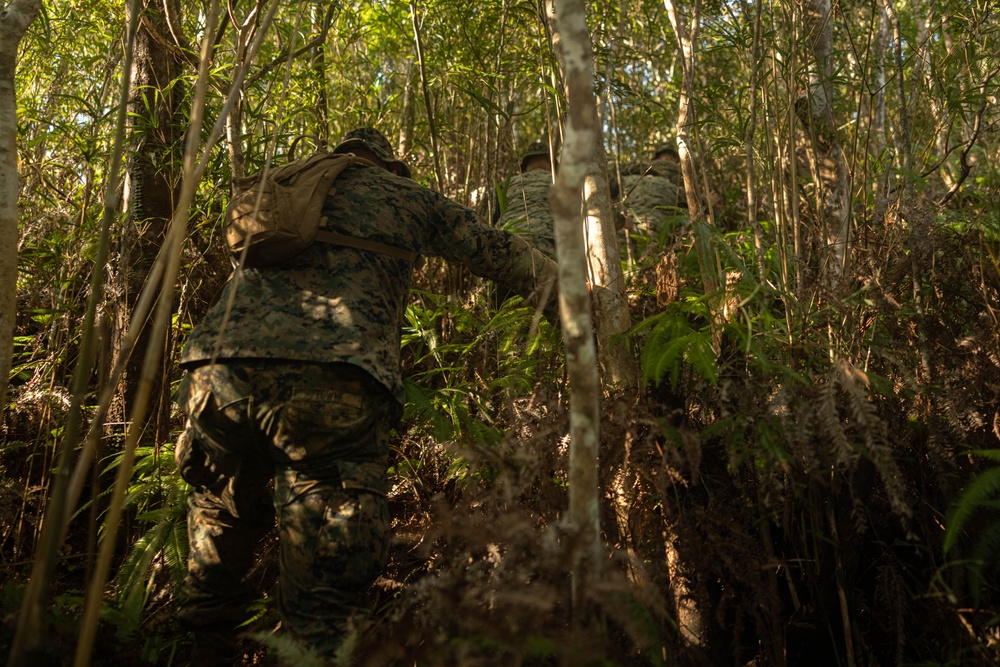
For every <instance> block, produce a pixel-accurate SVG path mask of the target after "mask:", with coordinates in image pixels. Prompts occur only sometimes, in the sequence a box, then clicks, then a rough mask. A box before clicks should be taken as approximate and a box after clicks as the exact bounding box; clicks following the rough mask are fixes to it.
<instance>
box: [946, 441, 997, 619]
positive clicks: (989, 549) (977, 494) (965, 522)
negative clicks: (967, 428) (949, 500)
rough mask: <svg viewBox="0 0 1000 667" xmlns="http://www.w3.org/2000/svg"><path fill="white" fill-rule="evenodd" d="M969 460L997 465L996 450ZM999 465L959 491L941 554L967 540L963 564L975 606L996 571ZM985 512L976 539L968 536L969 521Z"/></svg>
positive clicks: (987, 450)
mask: <svg viewBox="0 0 1000 667" xmlns="http://www.w3.org/2000/svg"><path fill="white" fill-rule="evenodd" d="M970 454H972V455H973V456H976V457H979V458H983V459H987V460H989V461H994V462H996V463H998V464H1000V449H979V450H974V451H972V452H970ZM998 510H1000V465H995V466H992V467H990V468H987V469H986V470H984V471H982V472H981V473H979V474H978V475H976V477H975V478H974V479H973V480H972V481H971V482H970V483H969V484H968V485H967V486H966V487H965V489H963V491H962V493H961V494H960V495H959V497H958V500H956V501H955V504H954V505H953V506H952V509H951V512H950V515H949V517H948V527H947V529H946V530H945V534H944V543H943V544H942V551H943V552H944V553H945V554H948V553H949V552H951V551H952V549H954V548H955V546H956V545H957V544H958V542H959V540H960V539H961V538H962V536H963V535H968V537H970V538H971V542H972V544H971V552H970V553H969V557H968V559H967V560H965V561H963V562H964V563H965V565H966V567H967V569H968V573H969V592H970V593H971V595H972V598H973V600H974V601H975V602H976V604H977V605H978V604H979V603H980V602H981V598H982V592H983V587H984V586H985V584H986V580H987V579H988V578H989V577H990V576H992V575H993V574H995V573H996V572H997V568H998V567H1000V513H998V512H997V511H998ZM982 512H986V513H987V514H988V515H989V519H988V522H987V523H985V524H984V525H983V528H982V530H979V531H976V532H977V534H976V535H969V534H968V528H969V526H970V522H971V521H972V519H973V517H974V516H976V515H978V514H981V513H982Z"/></svg>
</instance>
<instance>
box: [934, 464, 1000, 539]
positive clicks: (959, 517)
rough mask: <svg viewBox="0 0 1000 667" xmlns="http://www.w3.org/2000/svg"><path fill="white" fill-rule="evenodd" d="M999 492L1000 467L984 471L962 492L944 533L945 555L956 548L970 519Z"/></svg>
mask: <svg viewBox="0 0 1000 667" xmlns="http://www.w3.org/2000/svg"><path fill="white" fill-rule="evenodd" d="M998 492H1000V466H998V467H995V468H988V469H986V470H984V471H983V472H982V473H980V474H979V475H977V476H976V478H975V479H974V480H972V483H971V484H969V486H968V487H966V489H965V490H964V491H962V494H961V495H960V496H959V497H958V500H957V501H956V502H955V506H954V509H953V510H952V514H951V518H950V520H949V521H948V528H947V530H945V533H944V544H943V545H942V550H943V551H944V553H948V552H949V551H950V550H951V548H952V547H953V546H955V542H956V541H957V540H958V536H959V533H961V532H962V529H963V528H965V524H966V523H967V522H968V520H969V517H971V516H972V514H973V513H974V512H975V511H976V510H977V509H979V508H980V507H981V506H982V505H983V504H984V503H985V502H986V501H988V500H992V498H993V496H995V495H996V494H997V493H998Z"/></svg>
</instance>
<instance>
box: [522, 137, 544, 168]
mask: <svg viewBox="0 0 1000 667" xmlns="http://www.w3.org/2000/svg"><path fill="white" fill-rule="evenodd" d="M536 157H544V158H546V159H549V147H548V145H547V144H545V143H543V142H541V141H534V142H532V143H530V144H528V148H527V149H526V150H525V151H524V154H523V155H521V173H522V174H523V173H524V168H525V167H527V166H528V162H530V161H531V159H532V158H536Z"/></svg>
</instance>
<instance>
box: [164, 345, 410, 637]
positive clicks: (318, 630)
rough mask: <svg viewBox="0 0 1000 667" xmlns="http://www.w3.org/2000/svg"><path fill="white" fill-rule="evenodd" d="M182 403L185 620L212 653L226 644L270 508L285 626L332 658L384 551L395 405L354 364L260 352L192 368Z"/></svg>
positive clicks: (246, 597)
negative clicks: (276, 358)
mask: <svg viewBox="0 0 1000 667" xmlns="http://www.w3.org/2000/svg"><path fill="white" fill-rule="evenodd" d="M178 402H179V403H180V405H181V407H182V408H183V409H184V410H185V412H186V413H187V414H188V419H189V423H188V429H187V430H186V432H185V438H183V439H182V440H181V441H179V442H178V448H177V449H178V451H177V459H178V464H179V465H178V467H179V468H180V469H181V471H182V474H183V475H184V478H185V479H186V480H187V481H188V482H190V483H191V484H192V485H193V486H194V487H195V489H194V491H193V492H192V493H191V495H190V496H189V499H188V505H189V508H188V535H189V543H190V555H189V558H188V576H187V579H186V581H185V593H186V603H185V606H184V608H183V612H182V615H183V618H184V620H185V621H186V622H187V623H188V624H189V625H190V626H192V627H194V628H195V629H198V630H200V631H201V640H202V641H203V642H204V641H208V642H211V643H213V644H214V646H213V647H212V648H213V649H215V650H216V653H213V654H212V655H219V650H220V645H221V646H222V651H223V653H224V652H225V650H226V648H225V644H226V642H227V641H228V642H230V644H231V642H232V640H233V635H234V629H235V628H236V627H237V626H238V625H239V624H240V623H241V622H242V621H245V620H246V617H247V604H248V603H249V602H250V599H251V594H250V591H249V590H247V588H246V586H245V585H244V583H243V578H244V577H245V575H246V574H247V572H248V571H249V569H250V566H251V564H252V557H253V553H254V548H255V546H256V545H257V542H258V541H259V539H260V538H261V536H262V535H263V534H264V533H266V532H267V531H268V530H269V529H270V528H271V527H272V526H273V523H274V517H275V515H277V518H278V526H279V545H280V546H279V548H280V556H279V558H280V567H281V578H280V586H279V596H278V606H279V610H280V612H281V619H282V628H283V630H284V631H287V632H288V633H290V635H291V636H292V637H294V638H296V639H299V640H301V641H302V642H303V643H305V644H306V645H307V646H309V647H311V648H313V649H315V650H316V651H317V652H319V653H320V654H321V655H326V656H330V655H333V653H334V652H335V651H336V649H337V647H338V645H339V643H340V642H341V640H342V639H343V638H344V636H345V633H346V632H347V631H348V629H349V627H350V624H351V620H352V618H353V617H354V616H355V615H357V614H363V613H365V612H366V611H367V607H368V601H367V598H366V591H367V589H368V586H369V585H370V584H371V583H372V581H374V580H375V578H376V577H377V576H378V575H379V573H380V572H381V571H382V568H383V567H384V566H385V564H386V561H387V559H388V533H389V511H388V506H387V504H386V499H385V494H386V491H387V479H386V466H387V458H388V451H389V444H388V438H389V430H390V428H391V425H392V424H393V423H395V421H396V419H398V416H399V410H400V407H399V405H398V403H396V401H395V400H394V399H393V398H392V397H391V396H390V395H389V392H388V391H387V390H386V389H385V388H384V387H383V386H381V385H380V384H379V383H378V382H377V381H376V380H375V379H374V378H372V377H371V376H370V375H369V374H367V373H365V372H364V371H362V370H361V369H360V368H358V367H356V366H352V365H350V364H308V363H306V364H303V363H282V362H266V361H249V362H242V363H240V362H229V363H225V364H215V365H204V366H199V367H197V368H194V369H192V370H190V372H189V373H188V374H187V375H186V376H185V378H184V380H183V381H182V385H181V388H180V390H179V394H178ZM272 478H273V479H274V494H273V498H272V497H270V493H269V491H268V486H267V485H268V483H269V482H270V480H271V479H272ZM228 650H229V651H231V650H232V647H231V646H230V647H229V649H228Z"/></svg>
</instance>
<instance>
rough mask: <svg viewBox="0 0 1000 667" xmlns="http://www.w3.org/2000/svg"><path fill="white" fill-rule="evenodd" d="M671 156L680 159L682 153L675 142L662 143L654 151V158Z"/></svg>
mask: <svg viewBox="0 0 1000 667" xmlns="http://www.w3.org/2000/svg"><path fill="white" fill-rule="evenodd" d="M665 157H669V158H672V159H674V160H680V155H678V153H677V147H676V146H674V145H673V144H660V145H659V146H657V147H656V150H654V151H653V159H654V160H658V159H660V158H665Z"/></svg>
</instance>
